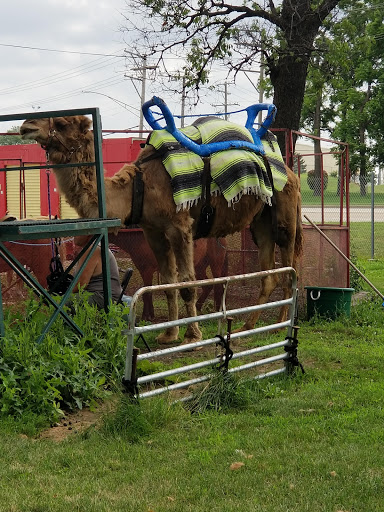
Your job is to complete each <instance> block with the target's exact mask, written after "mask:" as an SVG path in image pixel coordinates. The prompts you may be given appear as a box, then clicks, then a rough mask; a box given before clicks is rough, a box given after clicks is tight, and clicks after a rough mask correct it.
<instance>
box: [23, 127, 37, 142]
mask: <svg viewBox="0 0 384 512" xmlns="http://www.w3.org/2000/svg"><path fill="white" fill-rule="evenodd" d="M38 131H39V130H37V129H36V128H25V127H23V126H22V127H21V128H20V135H21V138H22V139H32V138H33V134H36V133H37V132H38Z"/></svg>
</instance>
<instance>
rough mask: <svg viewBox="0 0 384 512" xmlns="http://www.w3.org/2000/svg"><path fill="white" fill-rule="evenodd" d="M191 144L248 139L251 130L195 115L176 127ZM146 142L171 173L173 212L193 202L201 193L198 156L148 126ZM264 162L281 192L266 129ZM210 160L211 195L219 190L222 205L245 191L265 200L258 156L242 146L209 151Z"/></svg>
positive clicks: (282, 178)
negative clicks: (185, 124)
mask: <svg viewBox="0 0 384 512" xmlns="http://www.w3.org/2000/svg"><path fill="white" fill-rule="evenodd" d="M180 131H181V132H182V133H184V134H185V135H186V136H187V137H189V138H190V139H191V140H193V141H194V142H196V143H197V144H209V143H211V142H222V141H231V140H244V141H248V142H252V143H253V139H252V135H251V133H250V132H249V131H248V130H247V129H246V128H245V127H243V126H240V125H238V124H235V123H232V122H229V121H225V120H223V119H220V118H216V117H203V118H200V119H197V120H196V121H195V122H194V123H193V124H192V125H191V126H187V127H186V128H181V130H180ZM148 143H149V144H151V145H152V146H153V147H154V148H155V149H157V150H159V151H161V153H162V154H163V157H162V160H163V164H164V166H165V168H166V170H167V172H168V173H169V175H170V177H171V184H172V190H173V197H174V200H175V203H176V207H177V211H179V210H182V209H189V208H191V207H192V206H193V205H195V204H196V203H197V202H198V201H199V199H200V197H201V193H202V173H203V168H204V163H203V160H202V158H201V157H200V156H199V155H197V154H196V153H193V152H192V151H190V150H188V149H186V148H185V147H183V146H182V145H181V144H180V143H179V142H178V141H177V140H176V139H175V138H174V137H173V136H172V135H171V134H170V133H169V132H168V131H167V130H166V129H163V130H154V131H153V132H152V133H151V135H150V136H149V139H148ZM262 143H263V147H264V151H265V155H266V157H267V159H268V161H269V164H270V167H271V171H272V178H273V186H274V188H275V189H276V190H282V189H283V188H284V185H285V184H286V182H287V174H286V170H285V165H284V160H283V157H282V155H281V152H280V149H279V146H278V144H277V140H276V137H275V136H274V135H273V134H272V133H271V132H267V133H266V135H265V137H264V138H263V139H262ZM210 161H211V175H212V183H211V195H218V194H223V196H224V197H225V199H226V200H227V202H228V206H231V205H232V204H234V203H236V202H237V201H239V200H240V198H241V197H242V196H243V195H245V194H255V195H257V196H258V198H259V199H261V200H262V201H264V202H265V203H267V204H271V197H272V184H271V183H270V180H269V177H268V174H267V170H266V168H265V164H264V161H263V158H262V157H261V155H259V154H257V153H254V152H252V151H250V150H246V149H228V150H226V151H219V152H217V153H213V154H212V155H211V157H210Z"/></svg>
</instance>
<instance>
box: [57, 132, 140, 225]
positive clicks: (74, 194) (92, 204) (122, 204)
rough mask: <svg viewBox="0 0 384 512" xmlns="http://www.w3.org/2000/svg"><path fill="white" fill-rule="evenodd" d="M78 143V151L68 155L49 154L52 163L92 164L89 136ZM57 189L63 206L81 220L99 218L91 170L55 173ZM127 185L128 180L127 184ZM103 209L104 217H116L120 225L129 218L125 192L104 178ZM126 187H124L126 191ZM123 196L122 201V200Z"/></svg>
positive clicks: (67, 170)
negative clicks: (63, 202) (62, 199)
mask: <svg viewBox="0 0 384 512" xmlns="http://www.w3.org/2000/svg"><path fill="white" fill-rule="evenodd" d="M89 135H90V136H88V137H87V138H85V139H84V141H83V142H80V143H79V146H78V148H77V149H76V150H75V151H74V152H73V153H72V154H70V152H68V151H64V149H63V152H62V153H61V154H59V152H58V151H52V152H50V153H49V158H50V161H51V162H52V163H69V164H71V163H86V162H94V161H95V152H94V144H93V136H92V134H91V133H90V134H89ZM54 172H55V176H56V180H57V185H58V187H59V190H60V192H61V193H62V194H64V196H65V198H66V200H67V202H68V203H69V205H70V206H72V208H74V209H75V210H76V212H77V213H78V215H79V217H81V218H97V217H99V209H98V195H97V182H96V168H95V166H74V167H64V168H62V169H55V170H54ZM128 181H129V182H130V181H131V180H128ZM104 186H105V198H106V209H107V216H108V217H118V218H121V219H122V222H124V220H125V219H126V218H127V217H128V216H129V215H130V202H128V201H127V197H126V192H127V188H124V187H122V186H121V183H116V180H115V179H114V178H104ZM129 186H130V183H126V185H125V187H129ZM124 196H125V200H123V199H124Z"/></svg>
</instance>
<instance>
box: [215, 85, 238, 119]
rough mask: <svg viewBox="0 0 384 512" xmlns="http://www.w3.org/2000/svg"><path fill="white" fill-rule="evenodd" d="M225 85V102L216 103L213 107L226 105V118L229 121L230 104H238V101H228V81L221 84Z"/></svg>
mask: <svg viewBox="0 0 384 512" xmlns="http://www.w3.org/2000/svg"><path fill="white" fill-rule="evenodd" d="M221 85H223V86H224V103H219V104H216V105H212V106H213V107H224V119H225V120H226V121H228V107H229V106H230V105H238V103H228V83H227V82H224V84H221Z"/></svg>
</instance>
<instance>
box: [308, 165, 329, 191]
mask: <svg viewBox="0 0 384 512" xmlns="http://www.w3.org/2000/svg"><path fill="white" fill-rule="evenodd" d="M307 183H308V187H309V188H310V189H311V190H313V191H315V192H319V191H320V190H321V177H320V176H316V175H315V171H314V169H312V170H311V171H308V173H307ZM327 186H328V173H327V171H323V190H326V189H327Z"/></svg>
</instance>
